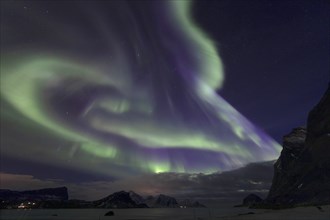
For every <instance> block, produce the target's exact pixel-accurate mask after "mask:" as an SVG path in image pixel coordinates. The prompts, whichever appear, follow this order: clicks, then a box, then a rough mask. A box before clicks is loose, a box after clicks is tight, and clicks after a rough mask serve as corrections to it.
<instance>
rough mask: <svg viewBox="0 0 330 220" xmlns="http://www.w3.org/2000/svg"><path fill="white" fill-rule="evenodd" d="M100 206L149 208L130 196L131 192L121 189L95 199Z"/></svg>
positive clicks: (97, 205) (95, 203) (96, 204)
mask: <svg viewBox="0 0 330 220" xmlns="http://www.w3.org/2000/svg"><path fill="white" fill-rule="evenodd" d="M93 204H94V205H95V206H96V207H98V208H118V209H123V208H147V207H148V206H147V205H146V204H137V203H136V202H135V201H134V200H133V199H132V198H131V196H130V193H129V192H125V191H120V192H116V193H113V194H111V195H110V196H107V197H105V198H103V199H100V200H97V201H94V202H93Z"/></svg>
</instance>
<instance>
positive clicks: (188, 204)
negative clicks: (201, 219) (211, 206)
mask: <svg viewBox="0 0 330 220" xmlns="http://www.w3.org/2000/svg"><path fill="white" fill-rule="evenodd" d="M179 207H180V208H205V207H206V206H205V205H203V204H201V203H199V202H198V201H194V200H190V199H185V200H182V201H180V202H179Z"/></svg>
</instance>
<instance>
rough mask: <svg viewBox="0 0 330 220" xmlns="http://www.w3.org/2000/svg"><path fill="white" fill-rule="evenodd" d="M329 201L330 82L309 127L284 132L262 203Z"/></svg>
mask: <svg viewBox="0 0 330 220" xmlns="http://www.w3.org/2000/svg"><path fill="white" fill-rule="evenodd" d="M321 204H330V84H329V87H328V89H327V91H326V92H325V94H324V96H323V98H322V99H321V101H320V102H319V103H318V104H317V105H316V106H315V107H314V108H313V109H312V111H311V112H310V113H309V115H308V120H307V128H306V129H305V128H302V127H300V128H295V129H293V131H292V132H291V133H290V134H288V135H286V136H284V138H283V150H282V152H281V155H280V157H279V159H278V160H277V162H276V163H275V164H274V177H273V182H272V186H271V189H270V191H269V194H268V196H267V198H266V200H265V202H264V204H263V205H266V206H267V205H269V206H270V207H276V206H278V207H292V206H297V205H321Z"/></svg>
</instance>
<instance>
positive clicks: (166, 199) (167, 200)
mask: <svg viewBox="0 0 330 220" xmlns="http://www.w3.org/2000/svg"><path fill="white" fill-rule="evenodd" d="M146 203H147V205H148V206H149V207H152V208H178V207H179V204H178V202H177V201H176V199H175V198H173V197H170V196H166V195H163V194H160V195H158V196H156V197H148V198H147V200H146Z"/></svg>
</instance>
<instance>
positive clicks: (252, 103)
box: [196, 0, 330, 142]
mask: <svg viewBox="0 0 330 220" xmlns="http://www.w3.org/2000/svg"><path fill="white" fill-rule="evenodd" d="M328 12H329V2H327V1H309V0H306V1H305V0H302V1H268V0H265V1H264V0H256V1H255V0H252V1H244V0H241V1H240V0H235V1H199V2H198V3H197V6H196V16H197V18H196V20H197V21H198V22H199V23H200V24H201V26H202V27H203V28H205V30H207V32H208V33H210V34H211V36H212V37H213V38H215V39H216V40H217V42H218V48H219V50H220V54H221V58H222V59H223V61H224V63H225V74H226V82H225V84H224V88H223V90H221V91H220V92H219V94H221V95H222V96H223V97H225V99H226V100H228V101H229V102H230V103H231V104H232V105H233V106H235V108H237V109H238V110H239V112H241V113H242V114H243V115H245V116H246V117H247V118H248V119H249V120H251V121H252V122H253V123H255V124H257V125H258V126H260V127H261V128H262V129H264V130H265V131H266V132H267V133H268V134H270V135H271V136H272V137H273V138H275V139H276V140H277V141H279V142H281V140H282V137H283V135H285V134H287V133H288V132H289V131H290V130H291V129H292V128H294V127H297V126H301V125H305V124H306V119H307V115H308V112H309V111H310V110H311V108H312V107H313V106H314V105H315V104H316V103H317V102H318V101H319V99H320V97H321V96H322V94H323V93H324V91H325V90H326V87H327V84H328V82H329V79H330V70H329V67H330V63H329V60H330V52H329V51H330V45H329V42H330V41H329V27H330V22H329V13H328Z"/></svg>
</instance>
